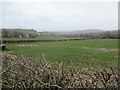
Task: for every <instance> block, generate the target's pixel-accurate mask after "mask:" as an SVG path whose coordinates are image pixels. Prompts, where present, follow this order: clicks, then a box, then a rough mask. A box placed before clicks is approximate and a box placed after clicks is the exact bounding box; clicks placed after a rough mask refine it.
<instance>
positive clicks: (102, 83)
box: [2, 53, 120, 90]
mask: <svg viewBox="0 0 120 90" xmlns="http://www.w3.org/2000/svg"><path fill="white" fill-rule="evenodd" d="M3 56H4V57H3V58H4V59H3V73H2V86H3V88H15V89H18V88H19V89H22V90H26V88H31V89H34V88H60V89H65V88H105V89H109V88H118V83H119V82H120V81H119V76H120V74H119V73H118V70H117V69H113V68H112V67H111V68H110V70H109V72H108V71H107V70H105V69H104V70H98V71H93V70H92V69H91V68H89V67H85V68H84V71H85V72H82V70H81V68H80V67H78V66H74V65H72V64H71V65H69V66H65V65H64V64H63V63H53V64H49V63H48V62H47V61H46V60H45V58H44V57H43V60H38V62H36V63H34V64H33V63H32V62H28V60H26V59H25V58H24V57H22V59H19V58H17V57H16V55H14V54H12V53H8V54H7V53H5V54H3Z"/></svg>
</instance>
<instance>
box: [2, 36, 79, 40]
mask: <svg viewBox="0 0 120 90" xmlns="http://www.w3.org/2000/svg"><path fill="white" fill-rule="evenodd" d="M62 39H81V37H47V36H46V37H45V36H39V37H36V38H2V40H62Z"/></svg>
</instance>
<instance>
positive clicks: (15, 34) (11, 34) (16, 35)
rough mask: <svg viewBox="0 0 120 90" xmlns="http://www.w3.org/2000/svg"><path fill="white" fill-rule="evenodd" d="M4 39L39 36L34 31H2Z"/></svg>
mask: <svg viewBox="0 0 120 90" xmlns="http://www.w3.org/2000/svg"><path fill="white" fill-rule="evenodd" d="M1 30H2V38H35V37H37V36H38V35H39V33H38V32H37V31H35V30H34V29H5V28H3V29H1Z"/></svg>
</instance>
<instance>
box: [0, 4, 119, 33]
mask: <svg viewBox="0 0 120 90" xmlns="http://www.w3.org/2000/svg"><path fill="white" fill-rule="evenodd" d="M2 5H3V8H2V10H3V11H2V15H3V17H2V19H3V22H2V26H3V27H5V28H33V29H36V30H37V31H74V30H83V29H104V30H105V29H106V30H112V29H117V28H118V10H117V9H118V6H117V3H116V2H60V3H57V2H24V3H22V2H4V3H2Z"/></svg>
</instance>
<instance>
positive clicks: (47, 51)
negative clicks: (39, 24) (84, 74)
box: [6, 38, 118, 68]
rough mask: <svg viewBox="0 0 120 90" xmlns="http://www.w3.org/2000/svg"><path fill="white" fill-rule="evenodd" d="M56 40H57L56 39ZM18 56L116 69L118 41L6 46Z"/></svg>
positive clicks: (82, 41)
mask: <svg viewBox="0 0 120 90" xmlns="http://www.w3.org/2000/svg"><path fill="white" fill-rule="evenodd" d="M56 39H58V38H56ZM6 46H7V49H8V51H13V52H14V53H15V54H17V55H18V56H21V55H23V56H25V57H27V56H29V57H30V56H32V57H35V58H36V57H39V58H43V57H44V58H45V59H46V60H47V61H49V62H64V63H66V64H69V62H71V61H72V62H73V64H76V65H78V64H79V63H80V64H81V65H85V64H86V65H89V66H92V67H97V68H108V67H110V66H112V67H117V60H118V39H91V40H80V41H66V42H64V41H63V42H37V43H16V44H12V43H11V44H6Z"/></svg>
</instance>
